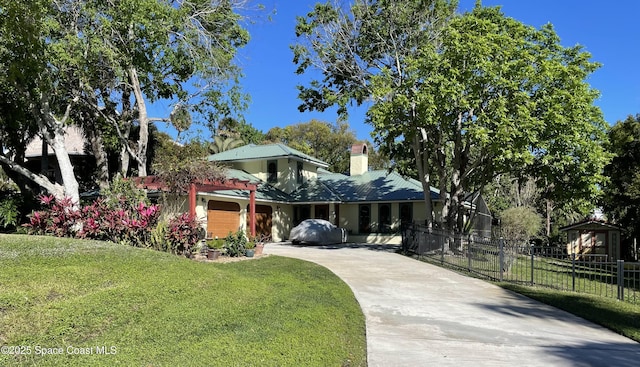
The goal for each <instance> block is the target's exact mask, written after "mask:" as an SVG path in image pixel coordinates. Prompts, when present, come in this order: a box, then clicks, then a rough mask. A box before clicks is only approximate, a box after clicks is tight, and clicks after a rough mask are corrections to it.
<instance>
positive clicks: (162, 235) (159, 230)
mask: <svg viewBox="0 0 640 367" xmlns="http://www.w3.org/2000/svg"><path fill="white" fill-rule="evenodd" d="M168 227H169V225H168V223H167V222H166V221H163V220H161V221H159V222H158V224H157V225H156V227H155V228H153V229H152V230H151V236H150V239H149V242H150V247H151V248H153V249H154V250H157V251H162V252H169V245H168V243H167V229H168Z"/></svg>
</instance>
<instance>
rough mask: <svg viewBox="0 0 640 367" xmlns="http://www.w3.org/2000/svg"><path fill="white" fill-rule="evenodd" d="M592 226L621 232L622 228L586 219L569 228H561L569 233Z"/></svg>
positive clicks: (601, 221)
mask: <svg viewBox="0 0 640 367" xmlns="http://www.w3.org/2000/svg"><path fill="white" fill-rule="evenodd" d="M590 226H599V227H603V228H607V229H617V230H620V229H621V228H620V227H618V226H616V225H615V224H611V223H607V222H606V221H603V220H597V219H586V220H583V221H581V222H577V223H573V224H570V225H568V226H564V227H562V228H560V229H559V230H560V231H569V230H572V229H580V228H584V227H590Z"/></svg>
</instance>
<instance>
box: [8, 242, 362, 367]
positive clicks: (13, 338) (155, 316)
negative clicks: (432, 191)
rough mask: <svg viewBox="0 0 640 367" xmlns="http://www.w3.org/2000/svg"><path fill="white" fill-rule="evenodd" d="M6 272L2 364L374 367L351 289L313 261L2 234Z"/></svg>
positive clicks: (360, 316) (360, 314)
mask: <svg viewBox="0 0 640 367" xmlns="http://www.w3.org/2000/svg"><path fill="white" fill-rule="evenodd" d="M0 269H1V270H0V346H4V347H5V349H4V353H3V354H0V365H1V366H10V365H38V366H114V365H121V366H341V365H352V366H361V365H366V340H365V323H364V316H363V314H362V312H361V310H360V308H359V305H358V303H357V301H356V299H355V298H354V296H353V293H352V292H351V290H350V289H349V287H348V286H347V285H346V284H344V283H343V282H342V281H341V280H340V279H339V278H337V277H336V276H335V275H334V274H332V273H331V272H329V271H328V270H326V269H325V268H322V267H320V266H318V265H315V264H312V263H308V262H303V261H300V260H295V259H288V258H281V257H276V256H269V257H265V258H261V259H256V260H250V261H241V262H235V263H229V264H211V263H199V262H195V261H192V260H188V259H185V258H181V257H177V256H174V255H170V254H165V253H159V252H156V251H152V250H145V249H138V248H132V247H127V246H123V245H116V244H110V243H105V242H97V241H80V240H70V239H59V238H52V237H36V236H24V235H0ZM8 346H24V348H23V349H22V351H23V352H25V353H28V354H24V355H10V354H8V351H7V349H6V348H7V347H8ZM45 348H49V349H45ZM56 348H61V349H62V352H60V354H55V355H41V354H42V353H43V352H59V351H60V349H56ZM14 352H15V349H14ZM82 352H84V353H88V354H81V353H82ZM107 352H108V353H109V354H107Z"/></svg>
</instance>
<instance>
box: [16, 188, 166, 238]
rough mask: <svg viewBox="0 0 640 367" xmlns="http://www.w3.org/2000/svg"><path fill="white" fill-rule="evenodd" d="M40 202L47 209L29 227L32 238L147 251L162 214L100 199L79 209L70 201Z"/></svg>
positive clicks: (144, 206)
mask: <svg viewBox="0 0 640 367" xmlns="http://www.w3.org/2000/svg"><path fill="white" fill-rule="evenodd" d="M39 199H40V203H41V204H42V205H43V206H44V207H45V209H44V210H40V211H36V212H34V213H33V214H32V215H31V217H30V219H29V223H28V224H26V225H25V227H27V228H28V231H29V233H31V234H48V235H54V236H58V237H79V238H90V239H97V240H108V241H113V242H118V243H120V242H124V243H127V244H130V245H132V246H137V247H144V246H146V245H147V244H148V243H149V239H150V236H151V230H152V229H153V228H154V227H155V225H156V224H157V221H158V216H159V214H160V212H159V207H158V206H157V205H147V204H145V203H143V202H140V203H139V204H138V205H137V206H133V205H110V204H109V203H108V201H106V200H104V199H102V198H98V199H96V200H95V201H94V202H93V203H91V204H89V205H85V206H84V207H81V208H78V207H75V206H74V205H73V203H72V202H71V200H70V199H68V198H65V199H62V200H58V199H55V198H54V197H53V196H40V198H39ZM119 204H123V203H119Z"/></svg>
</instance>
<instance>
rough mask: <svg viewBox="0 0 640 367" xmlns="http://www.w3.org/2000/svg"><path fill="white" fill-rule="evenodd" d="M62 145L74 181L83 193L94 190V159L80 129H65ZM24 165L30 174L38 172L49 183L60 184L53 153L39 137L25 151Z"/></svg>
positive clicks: (58, 168)
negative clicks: (66, 154) (74, 174)
mask: <svg viewBox="0 0 640 367" xmlns="http://www.w3.org/2000/svg"><path fill="white" fill-rule="evenodd" d="M64 145H65V148H66V149H67V153H68V154H69V159H70V160H71V164H72V165H73V168H74V172H75V173H76V179H77V180H78V184H79V185H80V189H81V190H83V191H91V190H94V189H95V188H96V183H95V179H94V177H93V173H94V172H95V169H96V163H95V158H94V156H93V155H92V154H91V152H90V150H89V149H88V147H89V142H88V141H87V139H86V138H85V135H84V131H83V129H82V128H81V127H79V126H75V125H70V126H66V127H65V135H64ZM24 165H25V167H26V168H27V169H29V170H30V171H31V172H39V173H41V174H43V175H45V176H47V178H49V179H50V180H51V181H53V182H56V183H58V184H62V174H61V173H60V167H59V166H58V160H57V158H56V156H55V151H54V150H53V148H52V147H51V146H50V145H49V144H44V143H43V140H42V138H41V137H40V136H35V137H34V138H33V140H31V141H30V142H29V144H27V147H26V149H25V162H24Z"/></svg>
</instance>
